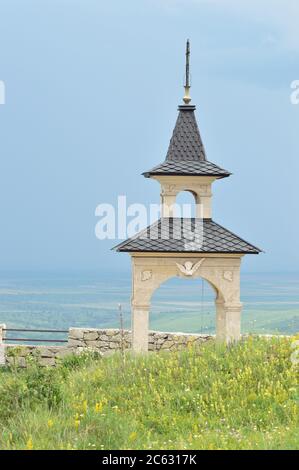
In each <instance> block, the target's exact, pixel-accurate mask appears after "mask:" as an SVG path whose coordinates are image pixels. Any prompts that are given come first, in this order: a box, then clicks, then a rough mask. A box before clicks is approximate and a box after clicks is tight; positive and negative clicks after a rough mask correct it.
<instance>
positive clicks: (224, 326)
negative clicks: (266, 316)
mask: <svg viewBox="0 0 299 470" xmlns="http://www.w3.org/2000/svg"><path fill="white" fill-rule="evenodd" d="M215 303H216V315H217V317H216V340H217V341H218V342H220V343H226V344H230V343H232V342H235V341H239V339H240V337H241V311H242V304H241V303H235V304H228V303H226V302H223V301H221V300H216V302H215Z"/></svg>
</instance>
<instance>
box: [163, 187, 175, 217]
mask: <svg viewBox="0 0 299 470" xmlns="http://www.w3.org/2000/svg"><path fill="white" fill-rule="evenodd" d="M175 200H176V195H175V194H165V193H163V192H162V195H161V205H162V217H174V207H175Z"/></svg>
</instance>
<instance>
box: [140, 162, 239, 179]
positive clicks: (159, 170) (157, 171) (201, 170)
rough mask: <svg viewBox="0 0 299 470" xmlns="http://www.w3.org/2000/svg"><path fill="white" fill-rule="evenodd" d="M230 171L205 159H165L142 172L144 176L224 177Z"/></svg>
mask: <svg viewBox="0 0 299 470" xmlns="http://www.w3.org/2000/svg"><path fill="white" fill-rule="evenodd" d="M230 174H231V173H230V172H229V171H227V170H224V169H223V168H220V167H219V166H217V165H215V163H211V162H209V161H207V160H203V161H200V160H190V161H188V160H184V161H175V160H166V161H165V162H164V163H161V164H160V165H158V166H155V167H154V168H152V169H151V170H149V171H146V172H144V173H143V175H144V176H145V177H146V178H150V177H151V176H155V175H157V176H158V175H173V176H176V175H185V176H215V177H216V178H219V179H220V178H225V177H227V176H229V175H230Z"/></svg>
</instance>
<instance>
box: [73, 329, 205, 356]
mask: <svg viewBox="0 0 299 470" xmlns="http://www.w3.org/2000/svg"><path fill="white" fill-rule="evenodd" d="M212 338H213V336H211V335H198V334H185V333H165V332H161V331H150V332H149V351H160V350H164V351H173V350H175V349H179V348H183V347H186V346H187V345H190V344H202V343H204V342H206V341H208V340H210V339H212ZM131 342H132V334H131V331H129V330H124V331H123V333H121V331H120V330H119V329H101V330H99V329H96V328H89V329H82V328H71V329H70V330H69V342H68V344H69V346H70V347H72V348H73V349H79V350H84V349H86V348H88V349H93V350H98V351H99V352H102V353H108V352H111V351H113V350H117V349H121V348H122V347H123V348H124V349H130V348H131Z"/></svg>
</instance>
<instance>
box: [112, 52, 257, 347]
mask: <svg viewBox="0 0 299 470" xmlns="http://www.w3.org/2000/svg"><path fill="white" fill-rule="evenodd" d="M189 51H190V48H189V43H187V52H186V58H187V60H186V85H185V96H184V98H183V101H184V104H183V105H181V106H179V108H178V110H179V114H178V118H177V121H176V125H175V128H174V131H173V135H172V138H171V140H170V144H169V148H168V152H167V155H166V159H165V161H164V162H163V163H161V164H160V165H157V166H155V167H154V168H152V169H151V170H149V171H147V172H145V173H144V176H145V177H146V178H151V179H154V180H156V181H157V182H158V183H159V184H160V186H161V191H160V194H161V207H162V217H161V219H159V220H157V221H156V222H154V223H153V224H152V225H151V226H150V227H148V228H146V229H145V230H143V231H141V232H140V233H138V234H137V235H135V236H134V237H132V238H130V239H128V240H126V241H125V242H123V243H120V244H119V245H117V246H116V247H115V249H116V250H117V251H119V252H127V253H129V254H130V255H131V258H132V333H133V349H134V350H135V351H139V352H144V351H147V350H148V324H149V310H150V302H151V298H152V295H153V293H154V292H155V290H156V289H157V288H158V287H159V286H160V285H161V284H163V283H164V282H166V281H167V280H168V279H170V278H172V277H175V276H179V277H183V278H193V279H194V278H198V277H201V278H203V279H204V280H206V281H207V282H208V283H209V284H210V285H211V286H212V287H213V289H214V291H215V303H216V338H217V340H219V341H221V342H225V343H227V344H228V343H230V342H232V341H237V340H239V338H240V325H241V310H242V304H241V302H240V266H241V259H242V257H243V256H244V255H245V254H258V253H260V251H261V250H260V249H259V248H257V247H255V246H253V245H251V244H250V243H248V242H246V241H245V240H243V239H242V238H240V237H238V236H237V235H235V234H234V233H232V232H231V231H229V230H227V229H225V228H224V227H222V226H221V225H219V224H217V223H216V222H215V221H214V220H213V219H212V184H213V183H214V182H215V181H216V180H219V179H222V178H226V177H228V176H230V173H229V172H228V171H226V170H224V169H223V168H220V167H219V166H217V165H216V164H214V163H212V162H210V161H209V160H207V158H206V153H205V149H204V146H203V143H202V140H201V136H200V132H199V128H198V125H197V122H196V117H195V109H196V108H195V106H193V105H190V100H191V98H190V95H189V91H190V86H189V78H188V74H189ZM182 191H189V192H191V193H192V194H193V196H194V200H195V204H196V214H195V217H194V218H188V217H185V218H184V217H183V218H182V217H175V201H176V197H177V195H178V194H179V193H180V192H182Z"/></svg>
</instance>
